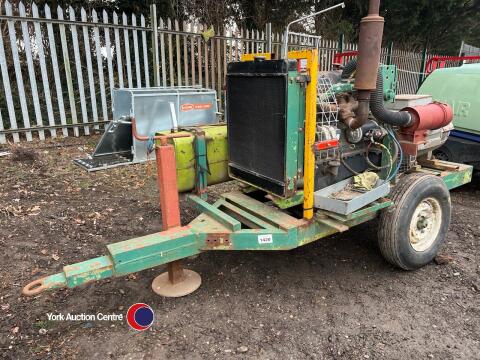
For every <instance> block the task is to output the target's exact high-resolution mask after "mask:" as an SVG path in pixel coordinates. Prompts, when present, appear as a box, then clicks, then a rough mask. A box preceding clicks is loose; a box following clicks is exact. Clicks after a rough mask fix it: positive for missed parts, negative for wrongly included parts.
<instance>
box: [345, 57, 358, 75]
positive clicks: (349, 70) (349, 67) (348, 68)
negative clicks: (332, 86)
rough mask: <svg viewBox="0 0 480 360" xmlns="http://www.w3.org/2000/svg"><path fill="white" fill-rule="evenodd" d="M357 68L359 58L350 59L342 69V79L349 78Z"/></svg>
mask: <svg viewBox="0 0 480 360" xmlns="http://www.w3.org/2000/svg"><path fill="white" fill-rule="evenodd" d="M355 70H357V59H352V60H350V61H349V62H348V63H347V64H346V65H345V67H344V68H343V71H342V79H348V78H349V77H350V76H352V74H353V73H354V72H355Z"/></svg>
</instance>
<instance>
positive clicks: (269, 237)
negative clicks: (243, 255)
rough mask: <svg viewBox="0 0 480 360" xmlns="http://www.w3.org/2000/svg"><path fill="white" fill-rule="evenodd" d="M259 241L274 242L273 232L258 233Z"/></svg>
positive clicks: (260, 242) (264, 242)
mask: <svg viewBox="0 0 480 360" xmlns="http://www.w3.org/2000/svg"><path fill="white" fill-rule="evenodd" d="M258 243H259V244H260V245H262V244H272V243H273V237H272V234H265V235H258Z"/></svg>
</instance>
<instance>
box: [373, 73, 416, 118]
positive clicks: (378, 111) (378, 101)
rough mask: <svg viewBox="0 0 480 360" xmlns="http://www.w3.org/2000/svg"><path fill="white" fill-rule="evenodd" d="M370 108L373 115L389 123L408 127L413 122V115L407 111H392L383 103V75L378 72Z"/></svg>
mask: <svg viewBox="0 0 480 360" xmlns="http://www.w3.org/2000/svg"><path fill="white" fill-rule="evenodd" d="M370 110H371V112H372V115H373V116H374V117H375V118H376V119H378V120H380V121H382V122H384V123H386V124H389V125H393V126H401V127H408V126H410V125H411V124H412V117H411V115H410V114H409V113H408V112H407V111H390V110H387V109H385V105H384V104H383V77H382V73H381V72H380V71H379V72H378V74H377V88H376V89H375V90H374V91H373V92H372V93H371V95H370Z"/></svg>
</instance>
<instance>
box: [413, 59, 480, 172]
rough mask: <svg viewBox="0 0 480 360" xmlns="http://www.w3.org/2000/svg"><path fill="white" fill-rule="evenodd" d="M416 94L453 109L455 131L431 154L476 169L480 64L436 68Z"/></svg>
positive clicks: (479, 144)
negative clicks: (429, 96)
mask: <svg viewBox="0 0 480 360" xmlns="http://www.w3.org/2000/svg"><path fill="white" fill-rule="evenodd" d="M417 93H418V94H429V95H431V96H432V97H433V99H435V100H437V101H443V102H446V103H448V104H449V105H450V106H451V108H452V109H453V115H454V120H453V125H454V126H455V130H453V131H451V134H450V137H449V138H448V140H447V142H446V143H445V145H443V146H442V147H441V148H439V149H438V150H436V151H435V152H434V155H435V157H436V158H437V159H440V160H446V161H454V162H460V163H465V164H471V165H473V166H474V167H475V169H477V170H478V169H480V115H479V114H480V64H464V65H462V66H459V67H452V68H441V69H436V70H435V71H433V72H432V73H431V74H430V75H429V76H428V77H427V78H426V79H425V81H424V82H423V84H422V86H421V87H420V89H419V90H418V92H417Z"/></svg>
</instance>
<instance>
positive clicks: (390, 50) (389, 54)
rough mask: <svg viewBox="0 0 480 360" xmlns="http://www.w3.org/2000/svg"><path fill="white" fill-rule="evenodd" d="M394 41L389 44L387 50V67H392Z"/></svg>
mask: <svg viewBox="0 0 480 360" xmlns="http://www.w3.org/2000/svg"><path fill="white" fill-rule="evenodd" d="M392 54H393V41H390V43H389V44H388V50H387V65H392Z"/></svg>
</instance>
